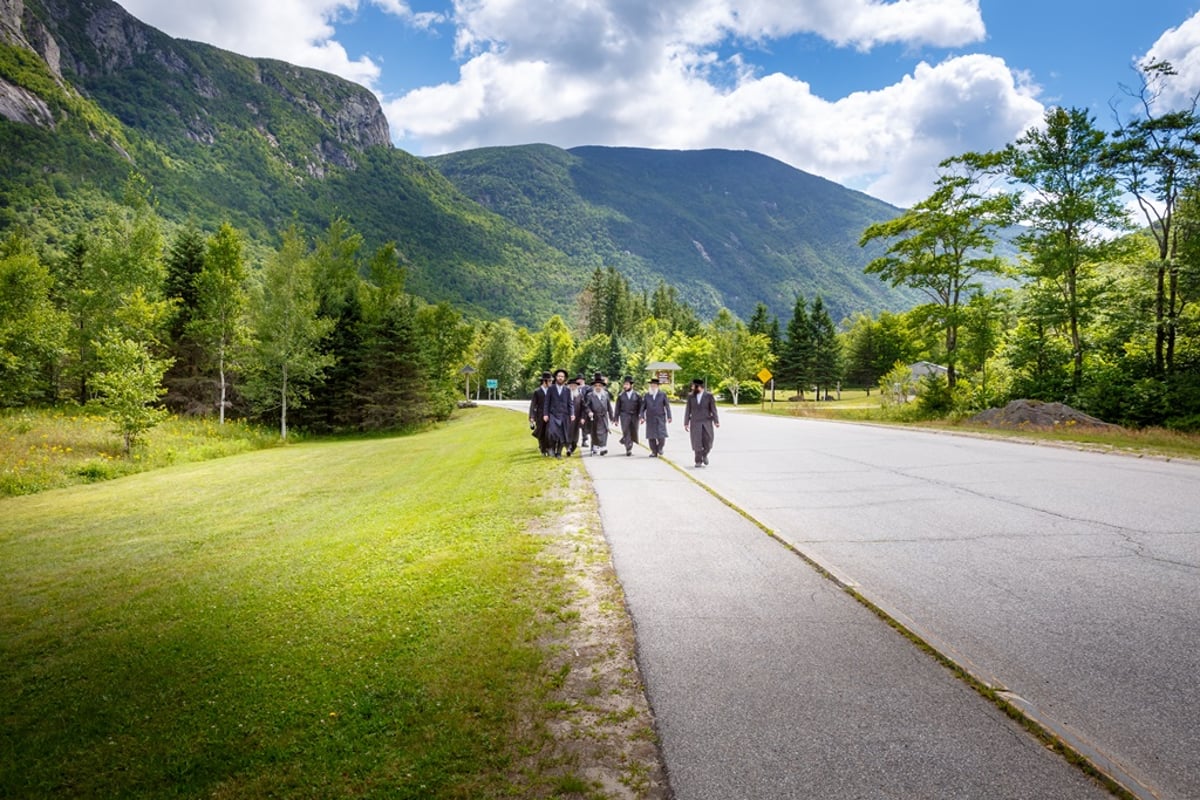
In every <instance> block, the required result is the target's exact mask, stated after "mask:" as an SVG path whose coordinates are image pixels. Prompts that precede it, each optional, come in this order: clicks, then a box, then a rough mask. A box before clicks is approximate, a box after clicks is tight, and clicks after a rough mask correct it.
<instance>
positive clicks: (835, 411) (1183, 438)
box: [747, 389, 1200, 459]
mask: <svg viewBox="0 0 1200 800" xmlns="http://www.w3.org/2000/svg"><path fill="white" fill-rule="evenodd" d="M784 397H785V394H784V393H783V392H779V393H777V398H776V402H775V403H771V402H770V400H769V398H768V401H767V402H766V403H764V404H762V405H761V406H760V405H753V406H747V408H749V409H754V410H759V409H760V408H761V410H764V411H765V412H766V413H768V414H780V415H784V416H802V417H814V418H818V419H833V420H842V421H845V422H875V423H885V424H889V425H907V426H910V427H920V428H931V429H934V430H939V431H945V432H952V433H961V434H967V435H973V436H1001V437H1007V438H1015V439H1025V440H1029V441H1039V442H1053V443H1062V444H1072V445H1076V446H1079V447H1084V448H1089V449H1096V450H1104V451H1112V452H1121V453H1128V454H1132V455H1146V456H1158V457H1165V458H1189V459H1200V435H1197V434H1193V433H1182V432H1179V431H1171V430H1165V429H1163V428H1147V429H1145V430H1133V429H1129V428H1122V429H1118V430H1110V429H1099V428H1081V427H1078V426H1069V425H1068V426H1063V427H1061V428H1059V429H1055V430H1039V429H1028V428H1027V429H1019V430H1006V429H1001V428H991V427H987V426H983V425H973V424H971V423H970V422H968V421H966V420H920V421H913V422H906V421H904V420H903V418H901V417H900V415H897V414H896V413H894V412H889V411H888V410H886V409H884V408H883V407H882V406H881V405H880V402H879V397H878V392H872V393H871V394H870V395H869V396H868V395H867V393H866V392H865V391H864V390H862V389H849V390H844V391H843V392H842V393H841V398H840V399H836V400H828V401H826V400H822V401H820V402H816V401H813V400H806V401H804V402H788V401H787V400H785V399H784Z"/></svg>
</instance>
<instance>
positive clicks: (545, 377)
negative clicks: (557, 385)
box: [542, 371, 554, 381]
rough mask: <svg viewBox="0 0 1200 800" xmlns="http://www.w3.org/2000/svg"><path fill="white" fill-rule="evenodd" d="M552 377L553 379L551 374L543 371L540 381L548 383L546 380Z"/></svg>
mask: <svg viewBox="0 0 1200 800" xmlns="http://www.w3.org/2000/svg"><path fill="white" fill-rule="evenodd" d="M553 377H554V376H553V375H551V374H550V373H549V372H547V371H543V372H542V380H544V381H548V380H550V379H551V378H553Z"/></svg>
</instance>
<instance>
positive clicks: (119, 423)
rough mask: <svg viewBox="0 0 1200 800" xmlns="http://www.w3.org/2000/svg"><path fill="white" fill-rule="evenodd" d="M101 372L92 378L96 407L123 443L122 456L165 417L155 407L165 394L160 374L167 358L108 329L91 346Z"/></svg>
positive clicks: (163, 410)
mask: <svg viewBox="0 0 1200 800" xmlns="http://www.w3.org/2000/svg"><path fill="white" fill-rule="evenodd" d="M95 347H96V354H97V358H98V360H99V362H100V365H101V370H100V371H99V372H97V373H96V374H95V375H94V376H93V379H92V383H93V388H94V389H95V390H96V392H97V394H98V395H99V400H98V402H99V404H100V406H101V408H103V409H104V411H105V413H106V414H107V415H108V416H109V417H110V418H111V419H112V420H113V422H114V423H115V425H116V430H117V433H119V434H120V435H121V437H122V440H123V441H124V446H125V455H126V456H128V455H130V454H131V453H132V452H133V446H134V444H136V443H137V441H138V440H139V439H140V438H141V436H142V435H143V434H144V433H145V432H146V431H148V430H150V429H151V428H153V427H154V426H155V425H157V424H158V423H159V422H161V421H162V420H164V419H165V418H166V417H167V411H166V409H164V408H159V407H157V406H155V405H153V404H154V403H156V402H157V401H158V400H160V399H161V398H162V396H163V395H164V394H166V391H167V390H166V389H164V388H163V386H162V377H163V373H165V372H166V371H167V367H169V366H170V360H169V359H160V358H155V357H154V356H153V354H151V352H150V348H149V347H148V346H147V344H146V343H145V342H140V341H135V340H134V339H131V338H128V337H125V336H122V335H121V334H120V332H119V331H117V330H116V329H113V328H110V329H108V331H106V333H105V335H104V337H103V338H102V339H101V340H100V341H97V342H96V343H95Z"/></svg>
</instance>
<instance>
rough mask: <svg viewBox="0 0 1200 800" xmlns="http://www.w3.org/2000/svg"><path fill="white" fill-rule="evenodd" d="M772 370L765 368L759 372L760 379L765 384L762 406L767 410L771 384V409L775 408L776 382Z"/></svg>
mask: <svg viewBox="0 0 1200 800" xmlns="http://www.w3.org/2000/svg"><path fill="white" fill-rule="evenodd" d="M774 377H775V376H774V375H772V374H771V370H769V369H767V368H766V367H763V368H762V369H760V370H759V371H758V379H759V380H760V381H762V382H763V393H762V402H761V403H760V405H761V406H762V407H763V408H764V409H765V408H766V407H767V384H768V383H769V384H771V407H772V408H774V407H775V381H774Z"/></svg>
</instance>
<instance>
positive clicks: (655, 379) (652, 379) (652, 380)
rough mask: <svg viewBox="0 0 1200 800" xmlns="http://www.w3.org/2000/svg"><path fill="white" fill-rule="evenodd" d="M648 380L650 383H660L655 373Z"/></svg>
mask: <svg viewBox="0 0 1200 800" xmlns="http://www.w3.org/2000/svg"><path fill="white" fill-rule="evenodd" d="M650 382H651V383H661V381H659V379H658V376H657V375H655V376H654V377H653V378H651V379H650Z"/></svg>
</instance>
